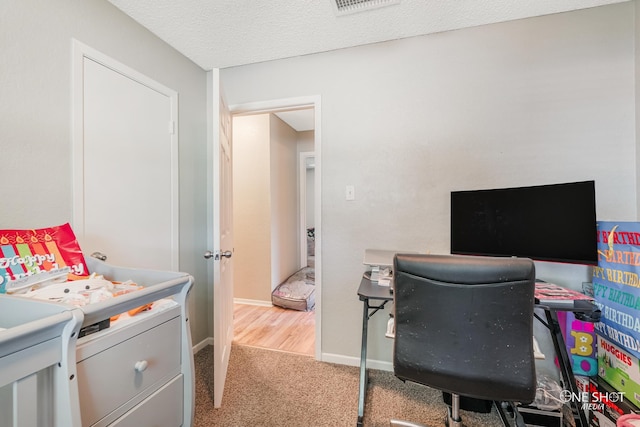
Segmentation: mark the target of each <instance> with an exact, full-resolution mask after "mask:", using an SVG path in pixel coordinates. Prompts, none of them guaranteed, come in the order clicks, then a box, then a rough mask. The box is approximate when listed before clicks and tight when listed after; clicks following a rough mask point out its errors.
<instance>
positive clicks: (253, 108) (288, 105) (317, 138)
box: [229, 95, 322, 361]
mask: <svg viewBox="0 0 640 427" xmlns="http://www.w3.org/2000/svg"><path fill="white" fill-rule="evenodd" d="M310 107H311V108H313V110H314V137H313V139H314V151H315V164H316V166H315V177H316V179H315V185H314V192H315V194H314V204H315V210H314V217H315V218H314V220H315V228H316V259H315V287H316V291H315V295H316V308H315V311H314V312H315V334H316V338H315V359H316V360H320V361H321V360H322V218H321V215H322V179H320V177H322V120H321V118H322V112H321V96H320V95H311V96H301V97H294V98H284V99H274V100H270V101H258V102H249V103H244V104H234V105H229V111H230V112H231V115H232V116H234V115H247V114H261V113H275V112H278V111H286V110H295V109H301V108H310Z"/></svg>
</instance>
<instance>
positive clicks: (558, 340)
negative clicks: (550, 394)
mask: <svg viewBox="0 0 640 427" xmlns="http://www.w3.org/2000/svg"><path fill="white" fill-rule="evenodd" d="M544 312H545V314H546V317H547V323H548V327H549V330H550V332H551V338H552V340H553V346H554V347H555V350H556V355H557V356H558V364H559V365H560V373H561V374H562V379H563V380H564V382H565V387H569V390H570V391H571V393H572V394H573V395H574V396H578V393H579V391H578V385H577V384H576V377H575V376H574V375H573V370H572V369H571V362H570V361H569V355H568V354H567V347H566V346H565V343H564V337H563V336H562V329H560V323H559V322H558V315H557V313H556V312H555V310H551V309H545V310H544ZM571 407H572V409H573V411H574V412H577V415H578V417H579V419H578V420H576V422H577V423H576V425H577V426H578V427H588V425H589V422H588V421H587V416H586V414H585V413H584V411H583V410H582V408H581V407H580V405H579V402H576V401H574V400H572V401H571ZM578 422H579V423H578Z"/></svg>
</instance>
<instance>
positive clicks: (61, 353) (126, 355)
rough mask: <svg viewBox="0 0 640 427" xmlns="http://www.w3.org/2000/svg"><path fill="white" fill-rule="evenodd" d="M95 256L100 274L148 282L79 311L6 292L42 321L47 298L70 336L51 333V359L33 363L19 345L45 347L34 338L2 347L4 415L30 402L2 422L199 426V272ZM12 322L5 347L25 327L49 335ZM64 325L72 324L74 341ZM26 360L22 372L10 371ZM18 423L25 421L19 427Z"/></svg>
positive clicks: (2, 299) (68, 426) (72, 426)
mask: <svg viewBox="0 0 640 427" xmlns="http://www.w3.org/2000/svg"><path fill="white" fill-rule="evenodd" d="M86 261H87V264H88V266H89V270H90V271H91V272H95V273H97V274H102V275H104V276H105V278H107V279H109V280H113V281H126V280H133V281H134V282H136V283H137V284H139V285H143V286H145V288H144V289H143V290H140V291H136V292H132V293H130V294H126V295H122V296H118V297H116V298H113V299H111V300H108V301H104V302H100V303H96V304H91V305H88V306H84V307H81V308H78V309H75V308H73V307H69V306H64V305H60V304H49V303H43V302H40V301H34V300H25V299H22V298H20V297H9V296H4V295H2V296H0V307H1V306H2V305H3V304H4V305H5V306H6V305H11V302H12V301H15V300H18V303H16V304H19V305H20V308H19V310H21V311H22V312H25V313H29V312H30V313H31V315H32V317H35V318H37V317H38V315H37V313H38V311H41V310H42V308H41V307H42V305H43V304H46V306H47V307H54V309H50V311H51V314H52V315H57V316H58V318H56V320H58V321H59V322H61V323H62V325H61V326H59V327H58V328H57V329H56V330H55V331H54V333H57V334H58V335H59V336H62V337H63V338H61V339H59V340H57V341H53V342H49V341H51V340H50V339H47V337H46V336H45V337H44V338H42V340H44V341H46V342H49V344H48V345H49V346H53V347H55V349H56V350H55V351H53V352H52V356H51V357H49V358H48V359H47V360H44V361H41V360H31V361H28V362H27V361H26V359H24V358H21V357H19V354H20V352H25V351H27V350H29V348H31V347H33V345H37V344H39V343H38V342H35V343H34V342H33V340H31V342H28V341H24V340H23V341H22V342H21V343H20V342H19V341H16V340H15V339H14V340H13V342H14V343H17V344H15V345H13V347H12V348H9V347H8V346H2V350H1V352H0V363H1V364H0V413H3V411H4V413H5V414H8V413H9V411H8V409H7V408H15V407H17V408H27V407H30V408H31V409H30V410H22V411H14V410H12V411H11V413H10V415H9V416H5V417H4V418H6V419H4V418H3V417H2V416H0V427H5V425H6V426H13V425H25V426H26V425H33V426H57V427H79V426H83V427H90V426H96V427H98V426H118V427H123V426H135V427H139V426H145V427H152V426H158V427H174V426H175V427H179V426H185V427H188V426H191V425H192V423H193V411H194V393H195V385H194V377H193V375H194V368H193V354H192V344H191V333H190V327H189V318H188V313H187V296H188V293H189V291H190V289H191V287H192V284H193V278H192V277H191V276H190V275H188V274H185V273H175V272H164V271H152V270H140V269H131V268H119V267H114V266H110V265H108V264H106V263H103V262H101V261H98V260H96V259H94V258H88V259H87V260H86ZM158 300H160V301H161V303H160V304H155V305H154V308H153V309H152V310H150V311H148V312H143V313H140V314H138V315H135V316H133V317H129V316H128V315H127V314H126V312H127V311H128V310H131V309H134V308H136V307H139V306H141V305H144V304H147V303H152V302H154V301H158ZM55 309H57V310H58V313H57V314H56V312H55ZM121 313H125V314H121ZM5 314H6V313H5V312H4V311H2V312H0V328H6V327H5V326H3V316H4V315H5ZM115 315H120V317H119V318H118V320H117V321H115V322H113V323H112V325H111V327H109V328H106V329H103V330H100V331H99V332H95V333H92V334H89V335H86V336H83V337H81V338H78V336H79V334H78V331H79V330H80V329H81V328H82V329H83V330H84V328H86V327H91V325H96V324H98V323H100V322H102V321H104V320H105V319H109V318H111V317H112V316H115ZM40 317H44V315H41V316H40ZM78 319H79V320H78ZM25 320H29V316H26V317H25ZM74 322H75V324H74ZM4 323H5V324H6V325H8V326H10V327H11V328H6V330H4V331H0V346H1V345H2V343H3V342H5V343H9V342H10V341H9V339H8V338H9V337H10V336H11V335H15V328H17V327H20V328H21V329H22V331H21V332H22V334H23V335H24V336H39V335H42V333H41V331H39V330H38V328H39V325H38V322H35V323H34V322H25V323H24V324H23V325H15V322H13V323H9V322H8V321H7V320H6V319H5V320H4ZM66 323H68V326H65V324H66ZM65 330H69V331H71V332H69V337H68V338H67V342H66V343H65V340H64V334H63V333H62V331H65ZM36 341H38V340H36ZM65 345H66V347H67V350H66V351H65V349H64V347H65ZM18 347H21V348H18ZM69 349H71V350H69ZM73 350H75V351H73ZM31 353H33V354H37V352H35V351H32V352H31ZM17 367H19V368H20V369H21V373H20V375H22V376H19V377H17V376H16V374H11V373H12V372H14V371H15V369H16V368H17ZM23 377H27V378H33V379H32V380H31V381H30V383H31V384H32V386H30V387H27V388H25V387H24V386H22V387H21V388H20V390H19V391H18V392H17V393H16V392H15V391H14V390H15V389H17V387H16V385H15V384H18V381H23V380H22V378H23ZM34 402H35V403H34ZM34 408H35V410H34ZM59 414H63V416H61V415H59ZM16 420H19V421H20V423H19V424H15V423H16V422H17V421H16ZM21 420H24V421H29V422H28V423H23V422H22V421H21Z"/></svg>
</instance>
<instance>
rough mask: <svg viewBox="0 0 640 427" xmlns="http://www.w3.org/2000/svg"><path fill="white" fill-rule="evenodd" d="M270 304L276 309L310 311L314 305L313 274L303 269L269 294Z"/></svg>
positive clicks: (309, 269) (310, 270)
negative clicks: (275, 306)
mask: <svg viewBox="0 0 640 427" xmlns="http://www.w3.org/2000/svg"><path fill="white" fill-rule="evenodd" d="M271 302H272V304H273V305H277V306H278V307H282V308H288V309H292V310H298V311H311V310H313V308H314V306H315V305H316V287H315V273H314V270H313V268H310V267H305V268H302V269H300V270H298V271H297V272H295V273H294V274H292V275H291V277H289V278H288V279H287V280H285V281H284V282H282V283H281V284H279V285H278V286H277V287H276V288H275V289H274V290H273V292H272V293H271Z"/></svg>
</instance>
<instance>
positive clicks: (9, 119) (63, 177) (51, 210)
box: [0, 0, 210, 343]
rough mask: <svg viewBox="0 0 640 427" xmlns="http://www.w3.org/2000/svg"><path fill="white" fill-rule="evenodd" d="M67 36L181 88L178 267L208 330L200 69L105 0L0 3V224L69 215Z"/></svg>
mask: <svg viewBox="0 0 640 427" xmlns="http://www.w3.org/2000/svg"><path fill="white" fill-rule="evenodd" d="M72 38H75V39H77V40H79V41H81V42H83V43H85V44H87V45H89V46H90V47H92V48H94V49H96V50H98V51H100V52H102V53H104V54H106V55H108V56H110V57H112V58H114V59H116V60H118V61H120V62H122V63H124V64H126V65H127V66H129V67H131V68H133V69H135V70H137V71H139V72H141V73H143V74H145V75H147V76H149V77H150V78H152V79H154V80H156V81H158V82H159V83H161V84H163V85H165V86H167V87H169V88H171V89H173V90H176V91H177V92H178V93H179V100H178V102H179V110H178V115H179V135H178V137H179V144H180V149H179V155H180V170H181V172H180V269H181V270H182V271H186V272H188V273H191V274H192V275H193V276H194V277H195V278H196V287H195V290H194V292H192V298H191V307H192V318H191V321H192V331H193V341H194V343H198V342H199V341H201V340H203V339H205V338H207V337H208V336H209V335H210V331H209V330H208V322H207V311H208V307H209V306H210V301H207V292H206V289H207V278H206V274H207V272H206V264H205V261H204V259H203V258H202V254H203V253H204V251H205V249H206V248H205V246H206V232H205V230H206V222H205V220H206V168H207V164H206V161H205V159H206V74H205V72H204V71H203V70H202V69H201V68H200V67H198V66H196V65H195V64H194V63H192V62H191V61H189V60H187V59H186V58H185V57H184V56H182V55H181V54H179V53H178V52H177V51H175V50H174V49H173V48H171V47H170V46H168V45H167V44H165V43H164V42H161V41H160V40H159V39H158V38H157V37H155V36H154V35H153V34H151V33H150V32H149V31H147V30H145V29H144V28H142V27H141V26H140V25H138V24H137V23H135V22H134V21H133V20H131V19H130V18H129V17H127V16H126V15H124V14H123V13H122V12H120V11H119V10H118V9H116V8H115V7H113V6H112V5H111V4H110V3H108V2H107V1H104V0H83V1H73V0H56V1H38V0H4V1H2V2H0V52H2V65H1V66H0V164H1V165H2V166H0V183H1V184H0V198H1V199H2V203H0V227H1V228H40V227H46V226H49V225H57V224H62V223H65V222H72V181H71V180H72V176H71V158H72V152H71V147H72V141H71V135H72V130H71V117H72V112H71V81H72V80H71V64H72V61H71V45H72V44H71V43H72V42H71V40H72ZM114 166H115V165H114Z"/></svg>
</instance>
